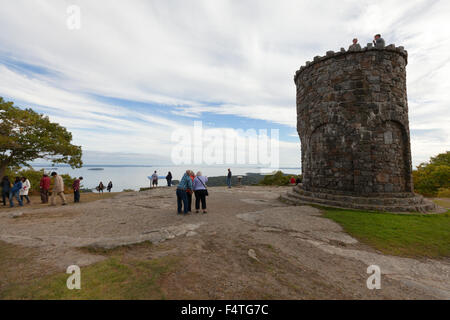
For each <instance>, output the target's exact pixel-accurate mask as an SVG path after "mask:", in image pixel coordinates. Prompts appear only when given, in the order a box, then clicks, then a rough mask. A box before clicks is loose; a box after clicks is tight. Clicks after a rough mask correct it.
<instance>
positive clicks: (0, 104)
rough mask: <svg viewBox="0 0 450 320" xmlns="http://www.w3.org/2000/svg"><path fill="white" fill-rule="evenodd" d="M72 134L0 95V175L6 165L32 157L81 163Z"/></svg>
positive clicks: (25, 164)
mask: <svg viewBox="0 0 450 320" xmlns="http://www.w3.org/2000/svg"><path fill="white" fill-rule="evenodd" d="M71 141H72V134H71V133H70V132H68V131H67V129H66V128H64V127H61V126H60V125H59V124H57V123H52V122H50V120H49V119H48V117H46V116H44V115H42V114H38V113H36V112H34V111H33V110H32V109H25V110H22V109H20V108H18V107H15V106H14V104H13V103H12V102H6V101H4V100H3V98H2V97H0V176H3V175H4V173H5V171H6V169H7V168H8V167H18V166H28V162H30V161H33V160H35V159H45V160H49V161H51V162H53V163H67V164H69V165H70V166H71V167H72V168H79V167H81V165H82V161H81V155H82V151H81V147H79V146H75V145H73V144H71Z"/></svg>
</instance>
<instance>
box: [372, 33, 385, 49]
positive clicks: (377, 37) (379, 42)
mask: <svg viewBox="0 0 450 320" xmlns="http://www.w3.org/2000/svg"><path fill="white" fill-rule="evenodd" d="M373 45H374V46H375V48H379V49H383V48H384V46H385V45H386V43H385V42H384V39H383V38H382V37H381V34H377V35H375V37H374V40H373Z"/></svg>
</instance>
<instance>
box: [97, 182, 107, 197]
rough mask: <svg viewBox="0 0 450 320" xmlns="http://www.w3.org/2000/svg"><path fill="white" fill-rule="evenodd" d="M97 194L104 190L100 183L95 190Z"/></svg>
mask: <svg viewBox="0 0 450 320" xmlns="http://www.w3.org/2000/svg"><path fill="white" fill-rule="evenodd" d="M96 189H97V191H98V193H100V192H101V193H102V194H103V190H105V186H104V185H103V182H102V181H100V183H99V184H98V187H97V188H96Z"/></svg>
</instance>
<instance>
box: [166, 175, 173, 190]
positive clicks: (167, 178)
mask: <svg viewBox="0 0 450 320" xmlns="http://www.w3.org/2000/svg"><path fill="white" fill-rule="evenodd" d="M166 180H167V186H168V187H171V186H172V173H171V172H170V171H169V173H168V174H167V176H166Z"/></svg>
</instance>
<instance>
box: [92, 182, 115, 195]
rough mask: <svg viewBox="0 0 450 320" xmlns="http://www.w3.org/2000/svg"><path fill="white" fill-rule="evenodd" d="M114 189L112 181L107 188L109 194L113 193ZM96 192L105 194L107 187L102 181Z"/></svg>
mask: <svg viewBox="0 0 450 320" xmlns="http://www.w3.org/2000/svg"><path fill="white" fill-rule="evenodd" d="M112 188H113V183H112V181H110V182H109V183H108V186H107V187H106V190H107V191H108V192H111V190H112ZM95 190H97V192H98V193H103V190H105V185H104V184H103V182H102V181H100V183H99V184H98V186H97V187H95Z"/></svg>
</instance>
